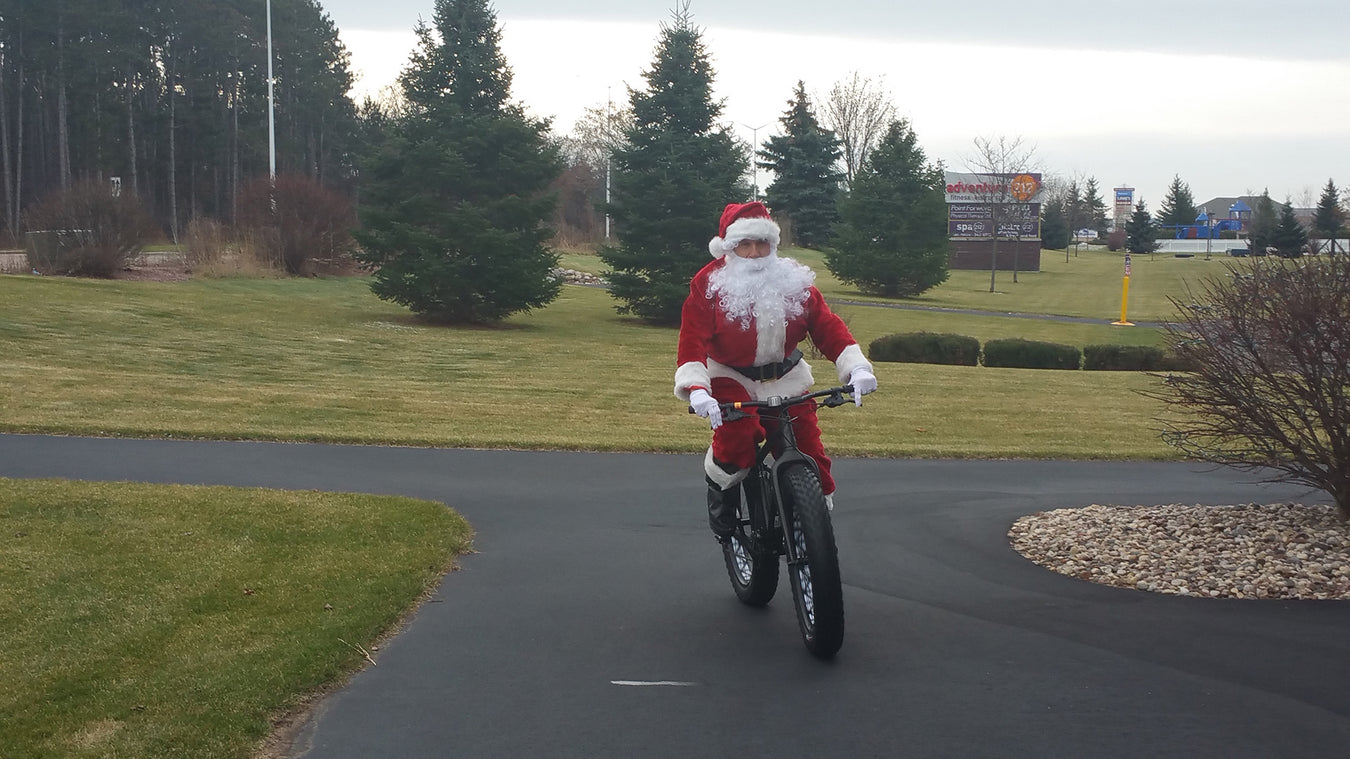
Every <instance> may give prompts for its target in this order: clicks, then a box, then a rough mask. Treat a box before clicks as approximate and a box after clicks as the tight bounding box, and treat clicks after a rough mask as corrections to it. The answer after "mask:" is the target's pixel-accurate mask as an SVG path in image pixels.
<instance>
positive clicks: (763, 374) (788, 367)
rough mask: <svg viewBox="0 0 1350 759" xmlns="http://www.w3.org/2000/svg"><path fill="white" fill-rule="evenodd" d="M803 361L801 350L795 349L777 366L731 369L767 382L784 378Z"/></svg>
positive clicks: (761, 365) (764, 365)
mask: <svg viewBox="0 0 1350 759" xmlns="http://www.w3.org/2000/svg"><path fill="white" fill-rule="evenodd" d="M801 360H802V352H801V349H795V350H793V351H792V354H791V355H789V356H788V357H787V358H785V359H783V360H782V361H779V362H778V363H775V364H760V365H759V366H733V367H731V368H732V369H735V370H736V371H737V372H739V373H740V374H742V375H744V376H746V377H749V378H750V379H752V380H757V381H759V382H765V381H767V380H776V379H778V378H779V377H782V376H783V375H784V374H787V373H788V372H790V371H792V367H794V366H796V365H797V364H798V363H799V362H800V361H801Z"/></svg>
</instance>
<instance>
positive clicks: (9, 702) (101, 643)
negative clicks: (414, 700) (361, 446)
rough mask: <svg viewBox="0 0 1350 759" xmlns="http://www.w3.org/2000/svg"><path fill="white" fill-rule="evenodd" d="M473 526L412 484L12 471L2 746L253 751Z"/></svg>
mask: <svg viewBox="0 0 1350 759" xmlns="http://www.w3.org/2000/svg"><path fill="white" fill-rule="evenodd" d="M470 539H471V532H470V530H469V527H468V525H467V524H466V523H465V522H464V521H463V520H462V519H461V518H459V517H458V516H456V515H455V514H454V513H453V512H451V511H449V510H448V509H446V508H445V506H444V505H442V504H437V503H430V502H426V501H416V500H412V499H407V498H393V497H378V496H370V495H354V494H341V493H313V492H304V493H291V492H281V491H273V490H258V489H244V488H219V487H182V486H150V485H139V484H128V483H82V482H66V481H57V480H7V479H0V555H2V556H3V561H0V629H4V630H5V645H4V646H2V647H0V682H4V683H5V687H4V688H2V689H0V724H3V725H4V729H3V730H0V756H6V757H29V758H30V759H43V758H44V757H108V756H134V757H165V758H171V757H183V758H184V759H199V758H200V757H247V756H250V755H251V754H252V753H253V751H254V750H255V748H256V747H257V745H258V743H259V741H260V739H261V738H263V736H265V735H266V734H267V733H268V732H269V730H270V729H271V728H272V719H273V718H274V716H275V715H277V714H280V713H284V712H286V711H287V710H288V709H293V708H296V707H297V706H299V704H300V699H302V698H303V696H304V694H307V693H310V692H313V691H314V690H315V689H318V688H321V687H323V686H324V685H325V684H329V683H332V682H335V681H340V680H341V678H342V677H343V676H344V675H345V674H346V673H348V672H350V671H352V670H354V669H356V668H358V667H360V666H361V665H362V664H363V663H364V662H365V661H366V655H367V653H368V652H369V650H370V648H371V647H372V646H374V645H375V642H376V641H378V640H379V639H380V636H381V635H382V634H383V633H385V632H387V631H389V630H390V629H391V628H392V627H394V626H395V625H396V624H397V622H398V621H399V619H400V618H401V617H402V616H403V615H405V614H406V612H407V610H408V609H409V607H411V606H413V605H414V603H415V602H416V601H417V599H418V598H420V597H422V596H423V595H424V594H426V593H427V592H428V591H429V590H430V589H431V588H432V587H433V586H434V584H435V583H436V582H437V581H438V580H439V578H440V576H441V575H442V574H443V573H444V572H445V571H446V570H447V569H448V568H449V567H450V566H451V563H452V562H453V560H454V557H455V556H456V555H458V554H459V553H461V552H463V551H465V550H468V547H469V542H470Z"/></svg>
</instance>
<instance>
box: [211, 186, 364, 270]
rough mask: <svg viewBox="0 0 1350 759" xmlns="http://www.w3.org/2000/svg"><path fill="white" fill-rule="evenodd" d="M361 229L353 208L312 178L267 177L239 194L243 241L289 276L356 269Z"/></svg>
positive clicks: (241, 236) (240, 233)
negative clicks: (355, 236) (356, 233)
mask: <svg viewBox="0 0 1350 759" xmlns="http://www.w3.org/2000/svg"><path fill="white" fill-rule="evenodd" d="M355 225H356V214H355V212H354V211H353V209H352V204H351V202H350V201H348V200H347V199H346V198H345V197H343V196H342V195H339V194H338V193H336V192H333V191H332V190H329V189H327V188H325V187H323V186H322V185H320V184H319V183H318V182H315V181H314V180H312V179H309V178H307V177H302V176H287V175H282V176H278V177H277V178H276V184H275V186H274V185H273V184H272V182H271V181H270V180H269V179H268V178H267V177H262V178H259V179H257V180H254V181H253V182H250V183H249V184H248V185H247V186H246V187H245V188H244V190H243V191H242V192H241V193H240V194H239V217H238V221H237V224H236V226H237V228H238V237H239V239H240V240H243V241H247V242H249V243H251V244H252V245H254V246H256V247H257V249H258V250H260V251H262V252H264V253H265V255H266V256H267V258H269V259H270V260H271V261H272V262H273V263H274V264H275V265H276V266H278V267H280V268H283V269H285V270H286V272H287V273H288V274H296V275H301V276H309V275H312V274H316V273H319V272H321V271H330V270H334V269H347V268H350V260H351V258H350V256H351V250H352V244H353V243H352V238H351V232H352V228H353V227H354V226H355Z"/></svg>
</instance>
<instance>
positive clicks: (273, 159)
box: [267, 0, 277, 203]
mask: <svg viewBox="0 0 1350 759" xmlns="http://www.w3.org/2000/svg"><path fill="white" fill-rule="evenodd" d="M273 81H274V78H273V76H272V0H267V168H268V171H269V174H268V176H270V177H271V178H272V184H273V185H275V184H276V183H277V123H276V122H277V120H276V96H275V94H274V93H273V91H272V83H273ZM272 202H273V203H275V202H276V200H275V199H274V200H273V201H272Z"/></svg>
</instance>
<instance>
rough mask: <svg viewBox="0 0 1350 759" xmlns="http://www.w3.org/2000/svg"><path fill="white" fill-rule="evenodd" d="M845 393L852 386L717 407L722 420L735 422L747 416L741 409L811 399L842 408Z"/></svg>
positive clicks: (850, 390)
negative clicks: (720, 410) (820, 399)
mask: <svg viewBox="0 0 1350 759" xmlns="http://www.w3.org/2000/svg"><path fill="white" fill-rule="evenodd" d="M845 393H848V394H849V395H852V394H853V386H852V385H840V386H839V387H831V388H826V389H824V390H817V391H816V392H814V393H805V394H803V395H794V396H791V397H788V398H783V397H780V396H776V395H775V396H774V397H772V398H770V399H768V400H766V401H732V402H731V403H720V402H719V403H718V404H717V405H718V406H719V407H721V409H722V418H723V419H724V420H726V421H735V420H736V419H740V418H742V417H745V416H747V414H746V413H745V412H743V411H741V409H745V408H784V407H787V406H796V405H798V404H800V403H805V402H806V401H809V400H811V399H812V398H825V399H826V400H825V401H824V402H823V403H822V404H821V405H823V406H825V407H826V408H834V407H836V406H842V405H844V404H846V403H849V402H850V400H849V399H848V398H845V397H844V394H845ZM689 413H691V414H692V413H694V407H693V406H690V407H689Z"/></svg>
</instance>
